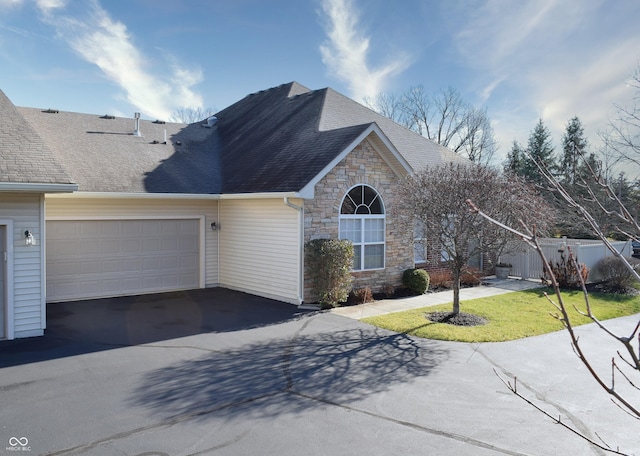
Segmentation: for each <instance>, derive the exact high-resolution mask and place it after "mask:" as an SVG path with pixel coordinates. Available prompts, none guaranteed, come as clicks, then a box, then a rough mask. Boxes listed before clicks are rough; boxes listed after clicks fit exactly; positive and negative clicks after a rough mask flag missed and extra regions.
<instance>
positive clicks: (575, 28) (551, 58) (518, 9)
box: [450, 0, 640, 152]
mask: <svg viewBox="0 0 640 456" xmlns="http://www.w3.org/2000/svg"><path fill="white" fill-rule="evenodd" d="M454 5H455V6H451V8H452V9H451V11H454V10H455V13H456V15H454V16H455V17H456V19H458V22H457V23H456V24H455V32H453V33H452V35H453V37H454V44H455V47H456V49H457V52H458V57H459V58H460V59H461V64H462V65H463V66H464V67H466V68H467V70H466V71H468V72H469V74H472V75H473V78H474V80H475V82H474V85H475V86H476V87H479V88H480V90H481V92H480V93H479V94H478V98H479V99H481V100H483V101H484V102H486V105H487V107H488V109H489V114H490V116H491V117H492V119H494V131H495V132H496V135H497V136H498V137H499V140H500V142H501V145H502V148H503V149H505V150H506V148H508V147H509V145H510V144H511V142H512V140H513V139H517V140H518V141H520V142H524V143H526V141H527V135H528V133H529V132H530V131H531V129H533V127H534V126H535V122H536V121H537V119H538V117H541V118H542V119H543V121H544V122H545V124H546V125H547V126H548V127H549V128H550V130H551V132H552V134H553V140H554V144H555V145H556V149H557V148H558V147H559V144H560V138H561V135H562V134H563V133H564V129H565V126H566V124H567V121H568V120H569V119H570V118H571V117H573V116H575V115H577V116H578V117H579V118H580V119H581V121H582V123H583V125H584V126H585V133H586V134H587V135H588V136H589V140H590V142H591V144H592V145H593V146H596V143H597V142H598V140H597V132H598V130H600V129H602V128H604V127H605V125H606V123H607V121H608V118H609V115H610V114H611V110H612V103H613V102H614V101H619V102H624V99H625V97H627V99H628V97H629V96H630V93H629V92H630V91H628V90H627V91H625V82H626V81H627V79H628V77H629V76H630V74H631V73H632V71H633V69H634V67H635V66H636V65H637V64H638V59H639V58H640V51H639V50H638V49H640V42H639V38H638V37H639V35H638V32H637V24H636V22H637V21H636V20H635V19H636V18H637V15H638V12H640V7H639V6H638V5H636V4H635V2H620V3H614V4H611V3H610V2H606V1H605V0H593V1H590V2H584V1H581V0H529V1H522V2H512V1H510V0H485V1H483V2H481V3H478V4H476V9H474V10H473V11H469V9H468V3H467V2H464V1H459V2H456V3H454ZM465 5H466V6H467V8H466V9H465ZM456 8H457V9H456ZM451 11H450V12H451ZM527 124H528V128H526V125H527ZM523 127H525V128H523ZM505 150H503V152H505Z"/></svg>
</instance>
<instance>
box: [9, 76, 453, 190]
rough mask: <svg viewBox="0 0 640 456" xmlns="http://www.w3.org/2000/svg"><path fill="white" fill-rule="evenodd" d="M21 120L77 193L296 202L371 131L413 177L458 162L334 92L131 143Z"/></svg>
mask: <svg viewBox="0 0 640 456" xmlns="http://www.w3.org/2000/svg"><path fill="white" fill-rule="evenodd" d="M7 101H8V100H7ZM9 103H10V102H9ZM2 108H3V107H2V106H0V109H2ZM18 111H19V113H21V114H22V115H23V116H24V118H26V119H27V120H28V121H29V123H30V125H31V127H32V128H33V129H34V130H36V131H37V132H38V134H39V135H40V136H41V137H42V139H43V140H44V143H46V145H47V146H48V147H49V148H50V149H51V151H53V153H54V154H55V156H56V157H57V159H58V160H59V161H60V162H61V163H63V164H64V166H65V168H66V170H67V171H68V174H69V175H70V176H72V177H73V179H74V180H75V181H76V182H77V183H78V184H79V190H80V191H91V192H127V193H190V194H221V193H228V194H231V193H260V192H296V191H299V190H301V189H302V188H303V187H305V185H307V184H308V183H309V182H311V181H312V180H313V179H314V178H315V177H316V176H318V174H319V173H320V172H321V171H322V170H323V169H325V167H326V166H327V165H329V164H330V163H331V162H332V161H333V160H334V159H336V157H338V156H339V155H340V154H341V153H342V152H343V151H345V149H346V148H347V147H348V146H349V145H350V144H351V143H352V142H353V141H354V140H356V139H357V138H358V137H359V136H360V135H362V134H363V133H364V132H365V131H366V130H367V129H368V128H370V126H371V125H372V123H376V125H378V127H379V129H380V130H381V131H382V132H383V134H384V135H386V136H387V138H388V139H389V140H390V141H391V142H392V144H393V145H394V147H395V148H396V149H397V151H398V152H399V153H400V154H401V155H402V156H403V157H404V158H405V160H406V161H407V162H408V163H409V165H410V166H411V167H412V168H414V169H419V168H422V167H424V166H426V165H429V164H439V163H442V162H444V161H451V160H456V161H457V160H464V159H463V158H462V157H460V156H458V155H457V154H455V153H453V152H452V151H450V150H448V149H446V148H444V147H442V146H439V145H437V144H435V143H433V142H432V141H430V140H428V139H426V138H423V137H422V136H420V135H418V134H416V133H414V132H412V131H409V130H407V129H406V128H404V127H401V126H400V125H398V124H396V123H394V122H393V121H391V120H389V119H386V118H385V117H382V116H380V115H378V114H376V113H375V112H373V111H371V110H369V109H368V108H366V107H364V106H362V105H360V104H358V103H356V102H355V101H353V100H351V99H349V98H347V97H345V96H343V95H340V94H339V93H337V92H335V91H334V90H332V89H328V88H326V89H321V90H310V89H308V88H306V87H304V86H302V85H300V84H298V83H295V82H291V83H288V84H283V85H281V86H278V87H274V88H272V89H268V90H264V91H261V92H257V93H254V94H251V95H248V96H246V97H245V98H243V99H242V100H240V101H238V102H237V103H234V104H233V105H231V106H229V107H228V108H226V109H224V110H222V111H220V112H219V113H217V114H216V117H217V119H218V121H217V124H216V125H215V126H214V127H213V128H204V125H203V124H202V123H194V124H190V125H185V124H177V123H166V124H164V123H163V124H158V123H154V122H150V121H146V120H141V121H140V130H141V132H142V135H143V136H142V137H138V136H134V135H133V130H134V120H133V119H127V118H122V117H116V118H108V119H107V118H105V117H106V116H98V115H89V114H78V113H70V112H59V113H57V114H49V113H46V112H43V111H42V110H41V109H34V108H18ZM165 131H166V136H167V143H166V144H164V137H165V136H164V135H165Z"/></svg>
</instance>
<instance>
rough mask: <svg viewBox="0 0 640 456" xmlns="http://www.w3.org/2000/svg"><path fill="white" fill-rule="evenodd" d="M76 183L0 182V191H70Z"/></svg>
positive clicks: (75, 186) (75, 187)
mask: <svg viewBox="0 0 640 456" xmlns="http://www.w3.org/2000/svg"><path fill="white" fill-rule="evenodd" d="M77 191H78V184H42V183H40V184H34V183H29V182H0V192H38V193H71V192H77Z"/></svg>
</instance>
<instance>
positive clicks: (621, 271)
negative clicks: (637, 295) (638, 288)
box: [594, 257, 640, 291]
mask: <svg viewBox="0 0 640 456" xmlns="http://www.w3.org/2000/svg"><path fill="white" fill-rule="evenodd" d="M627 261H628V262H629V263H630V264H631V265H633V267H634V268H635V269H636V270H637V268H638V266H640V265H638V262H637V260H635V259H633V258H627ZM594 272H595V273H596V274H597V275H598V277H600V278H601V279H602V281H603V282H604V283H605V284H606V285H607V288H610V289H611V290H612V291H624V290H626V289H627V288H631V287H632V286H633V285H634V284H635V282H636V278H635V277H634V275H633V274H632V273H631V271H629V269H627V267H626V266H625V264H624V262H623V261H622V259H621V258H618V257H606V258H602V259H601V260H600V261H598V263H596V265H595V267H594Z"/></svg>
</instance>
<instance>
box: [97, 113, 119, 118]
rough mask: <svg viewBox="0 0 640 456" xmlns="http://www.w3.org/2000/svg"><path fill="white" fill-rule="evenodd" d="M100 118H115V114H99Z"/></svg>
mask: <svg viewBox="0 0 640 456" xmlns="http://www.w3.org/2000/svg"><path fill="white" fill-rule="evenodd" d="M100 118H101V119H115V118H116V116H112V115H110V114H105V115H104V116H100Z"/></svg>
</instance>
